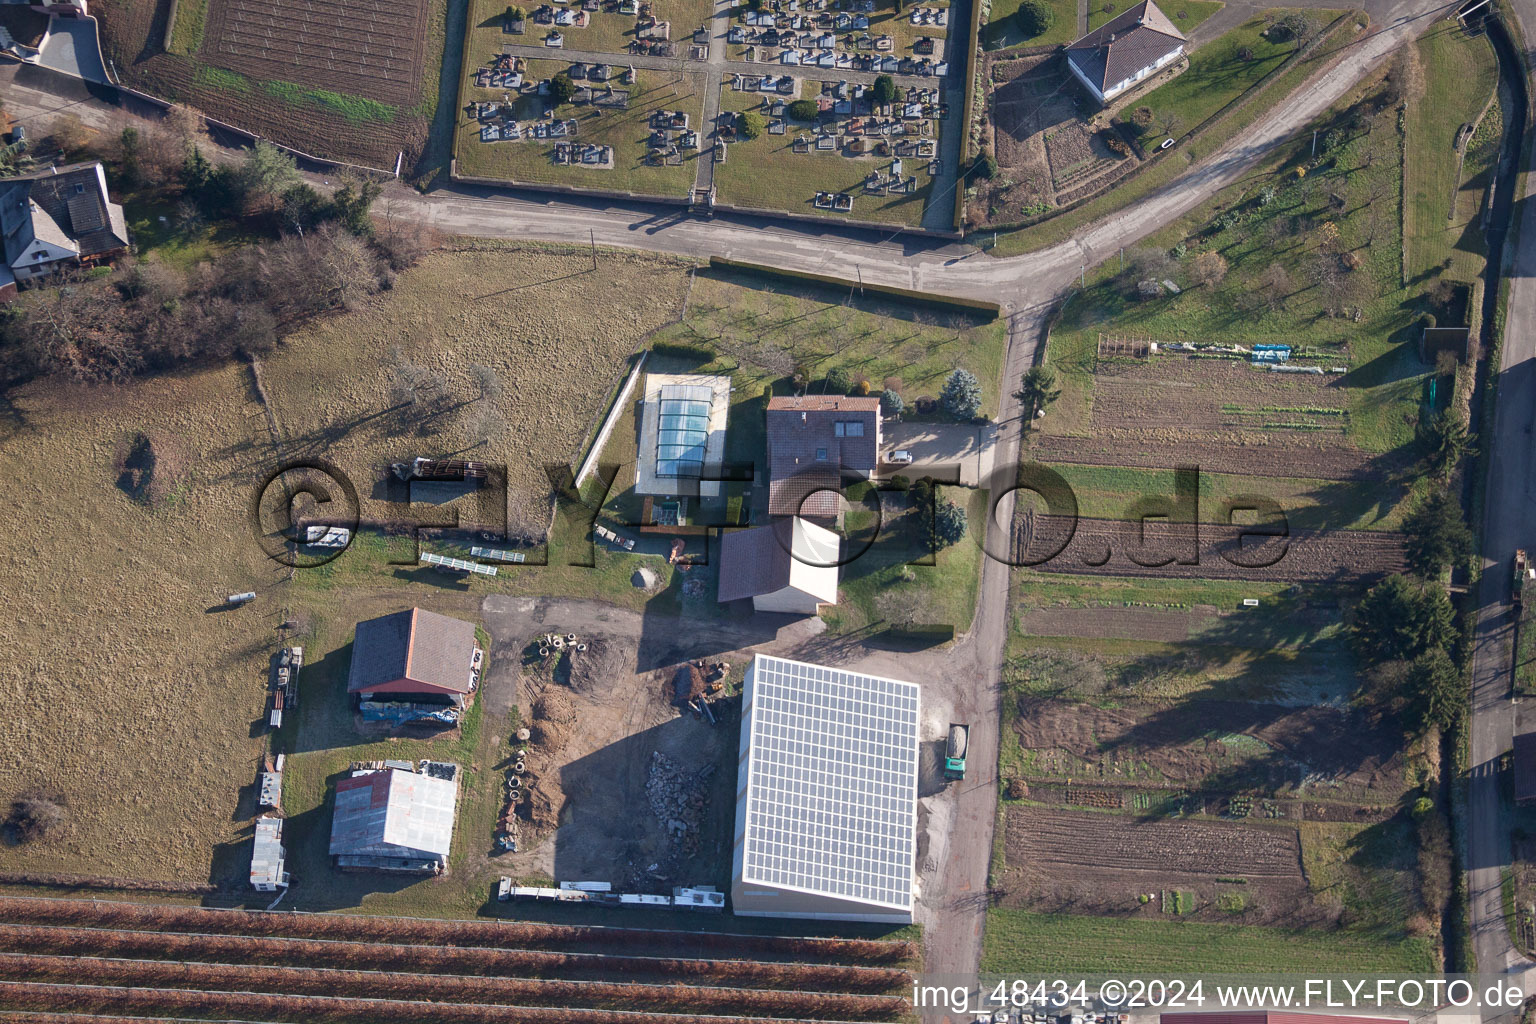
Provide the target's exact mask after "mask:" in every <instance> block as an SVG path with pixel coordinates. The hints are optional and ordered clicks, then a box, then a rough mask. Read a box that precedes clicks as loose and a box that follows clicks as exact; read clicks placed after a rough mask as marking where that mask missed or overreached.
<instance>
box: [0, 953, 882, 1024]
mask: <svg viewBox="0 0 1536 1024" xmlns="http://www.w3.org/2000/svg"><path fill="white" fill-rule="evenodd" d="M0 978H4V979H7V980H12V981H36V982H58V983H60V984H66V983H69V982H72V981H75V980H77V979H80V978H89V979H90V980H91V982H92V983H94V984H101V985H127V986H132V987H135V988H174V989H199V990H218V991H228V992H259V993H271V994H282V995H292V996H342V997H351V998H375V999H390V1000H427V1001H431V1002H434V1003H491V1004H498V1003H507V1004H513V1005H518V1006H545V1007H567V1008H573V1009H574V1008H578V1007H588V1008H595V1009H609V1010H618V1009H626V1010H643V1011H649V1012H655V1013H678V1012H685V1013H712V1014H735V1015H740V1016H748V1017H794V1018H799V1017H821V1018H827V1017H835V1018H842V1019H856V1020H869V1021H875V1020H891V1019H893V1018H899V1017H901V1015H902V1014H903V1013H904V1012H905V1010H906V1008H907V1007H906V1004H905V1003H904V1002H903V1001H902V1000H900V999H897V998H894V997H890V996H854V995H829V994H824V993H812V992H782V991H779V992H773V991H762V990H758V989H725V988H697V987H693V986H685V985H635V984H629V983H625V982H599V981H542V980H531V979H527V978H473V977H462V976H452V975H447V976H445V975H430V974H401V973H384V972H378V971H338V970H327V969H323V968H314V967H267V966H262V967H251V966H235V965H231V964H210V963H181V962H176V963H173V962H168V961H162V960H109V959H103V958H100V957H68V956H35V955H31V954H26V953H10V954H0Z"/></svg>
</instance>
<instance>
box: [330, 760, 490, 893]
mask: <svg viewBox="0 0 1536 1024" xmlns="http://www.w3.org/2000/svg"><path fill="white" fill-rule="evenodd" d="M458 794H459V787H458V782H457V779H456V778H455V779H452V780H450V779H443V778H438V777H436V776H434V775H425V774H419V773H417V772H408V771H401V770H400V769H398V768H386V769H383V770H382V771H361V772H356V773H354V774H352V775H351V776H348V777H347V778H345V779H342V780H341V781H339V782H337V783H336V810H335V814H334V816H333V818H332V820H331V846H330V852H331V855H332V856H333V857H335V858H336V863H337V866H339V867H343V868H362V869H370V870H377V871H400V872H407V873H413V874H435V873H437V872H440V871H442V869H443V868H444V867H445V866H447V864H448V851H449V848H450V846H451V845H452V843H453V818H454V806H455V804H456V803H457V801H458Z"/></svg>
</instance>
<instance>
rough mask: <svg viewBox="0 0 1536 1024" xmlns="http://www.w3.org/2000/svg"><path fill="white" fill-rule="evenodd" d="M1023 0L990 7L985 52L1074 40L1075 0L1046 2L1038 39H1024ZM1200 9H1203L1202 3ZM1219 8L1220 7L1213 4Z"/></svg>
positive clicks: (1003, 0) (1002, 0) (1007, 0)
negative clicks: (1046, 21) (1046, 18)
mask: <svg viewBox="0 0 1536 1024" xmlns="http://www.w3.org/2000/svg"><path fill="white" fill-rule="evenodd" d="M1022 3H1023V0H998V2H997V3H994V4H993V5H992V12H991V14H990V15H989V16H988V21H987V23H986V24H985V25H983V26H982V29H981V40H982V45H983V46H984V47H985V48H986V49H988V50H1003V49H1007V48H1009V47H1013V46H1055V45H1057V44H1059V43H1070V42H1071V41H1072V40H1074V39H1076V38H1077V34H1078V33H1077V0H1045V3H1047V4H1049V5H1050V8H1051V10H1052V12H1054V17H1053V18H1052V19H1051V27H1050V28H1048V29H1046V30H1045V31H1044V32H1042V33H1040V34H1039V35H1037V36H1025V35H1024V31H1023V29H1021V28H1020V27H1019V23H1018V20H1017V18H1016V17H1015V15H1017V14H1018V10H1019V7H1020V5H1021V4H1022ZM1202 6H1204V5H1203V4H1202ZM1212 6H1214V7H1220V6H1221V5H1220V4H1213V5H1212Z"/></svg>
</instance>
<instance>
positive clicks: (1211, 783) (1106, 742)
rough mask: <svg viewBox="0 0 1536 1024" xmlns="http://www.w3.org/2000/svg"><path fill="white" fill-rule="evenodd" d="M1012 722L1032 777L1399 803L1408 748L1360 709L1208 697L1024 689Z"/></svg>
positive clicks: (1031, 778)
mask: <svg viewBox="0 0 1536 1024" xmlns="http://www.w3.org/2000/svg"><path fill="white" fill-rule="evenodd" d="M1019 701H1020V703H1019V705H1018V708H1017V713H1016V714H1014V715H1013V716H1011V727H1012V729H1013V732H1014V736H1015V738H1016V739H1017V741H1018V745H1019V747H1020V749H1022V750H1023V751H1025V752H1026V753H1027V754H1028V755H1029V764H1030V769H1029V771H1028V772H1027V774H1028V776H1029V779H1030V780H1031V781H1033V780H1035V779H1063V780H1065V779H1071V780H1073V781H1074V782H1076V783H1079V784H1082V783H1090V784H1101V785H1103V784H1108V785H1113V786H1117V787H1138V788H1144V789H1193V790H1209V791H1214V792H1230V791H1238V790H1253V789H1258V790H1262V791H1267V792H1270V793H1274V794H1279V795H1285V796H1288V797H1300V796H1306V795H1308V794H1310V795H1312V796H1315V797H1319V798H1326V799H1327V800H1329V801H1342V802H1359V803H1366V804H1372V805H1387V806H1393V805H1395V804H1396V802H1397V800H1398V798H1399V797H1400V796H1401V795H1402V792H1403V789H1404V783H1403V770H1404V768H1403V755H1402V752H1401V750H1400V743H1399V742H1398V740H1397V737H1395V736H1393V735H1392V733H1391V732H1390V730H1387V729H1383V728H1381V727H1379V726H1372V725H1371V724H1370V723H1368V722H1367V721H1365V720H1364V718H1363V717H1362V716H1361V715H1360V714H1359V713H1358V712H1355V711H1353V710H1348V709H1344V708H1335V707H1319V706H1312V707H1287V706H1282V705H1279V704H1255V703H1249V702H1247V701H1225V700H1202V701H1199V702H1198V703H1196V704H1183V705H1163V704H1151V703H1142V702H1137V701H1130V702H1122V703H1118V704H1117V705H1116V706H1114V707H1098V706H1095V705H1092V704H1086V703H1079V702H1076V701H1062V700H1054V699H1040V698H1019Z"/></svg>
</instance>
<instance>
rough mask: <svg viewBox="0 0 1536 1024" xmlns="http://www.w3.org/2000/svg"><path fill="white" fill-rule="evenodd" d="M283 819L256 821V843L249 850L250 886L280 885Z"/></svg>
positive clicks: (268, 818) (281, 877)
mask: <svg viewBox="0 0 1536 1024" xmlns="http://www.w3.org/2000/svg"><path fill="white" fill-rule="evenodd" d="M284 858H285V851H284V850H283V819H281V818H274V817H272V816H271V815H266V814H264V815H262V816H261V817H259V818H257V819H256V843H255V845H254V846H253V847H252V848H251V884H252V885H281V884H282V881H283V860H284Z"/></svg>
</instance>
